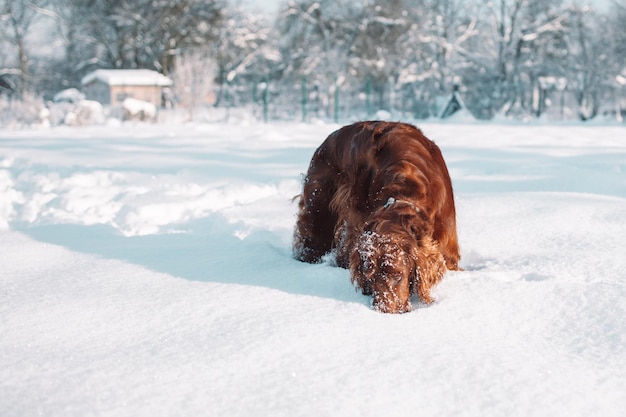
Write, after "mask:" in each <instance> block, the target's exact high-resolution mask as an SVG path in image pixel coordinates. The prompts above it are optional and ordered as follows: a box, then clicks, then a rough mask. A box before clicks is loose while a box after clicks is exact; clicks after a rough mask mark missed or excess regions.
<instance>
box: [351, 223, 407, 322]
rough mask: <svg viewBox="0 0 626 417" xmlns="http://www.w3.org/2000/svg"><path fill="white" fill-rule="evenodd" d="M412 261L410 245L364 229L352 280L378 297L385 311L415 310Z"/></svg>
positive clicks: (354, 258)
mask: <svg viewBox="0 0 626 417" xmlns="http://www.w3.org/2000/svg"><path fill="white" fill-rule="evenodd" d="M413 269H414V268H413V267H412V261H411V259H410V253H409V252H407V250H406V248H403V247H402V245H401V244H400V243H398V242H396V241H394V239H393V238H392V237H390V236H387V235H381V234H379V233H377V232H376V231H372V230H368V231H364V232H363V233H362V234H361V236H359V238H358V241H357V244H356V248H355V250H354V251H353V253H352V254H351V256H350V272H351V276H352V281H353V282H354V283H355V284H356V285H357V286H358V287H360V288H361V289H362V290H363V293H364V294H371V295H372V296H373V298H374V308H375V309H376V310H378V311H381V312H383V313H406V312H409V311H411V309H412V307H411V271H412V270H413Z"/></svg>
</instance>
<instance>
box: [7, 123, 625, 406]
mask: <svg viewBox="0 0 626 417" xmlns="http://www.w3.org/2000/svg"><path fill="white" fill-rule="evenodd" d="M421 127H422V128H423V130H424V131H425V133H426V134H427V136H429V137H431V138H432V139H433V140H435V141H436V142H437V143H438V144H439V145H440V146H441V148H442V150H443V152H444V156H445V158H446V160H447V162H448V165H449V168H450V172H451V176H452V179H453V183H454V186H455V190H456V199H457V211H458V225H459V235H460V241H461V245H462V256H463V259H462V266H463V267H464V268H465V271H464V272H455V273H448V274H447V275H446V277H445V278H444V280H443V281H442V283H441V284H440V285H439V287H437V289H436V290H435V292H434V295H435V297H436V298H437V302H436V303H435V304H433V305H430V306H424V305H420V304H419V303H417V302H414V305H416V306H417V308H416V309H415V310H414V311H413V312H411V313H409V314H404V315H384V314H380V313H377V312H375V311H373V310H372V309H371V308H370V303H371V300H370V298H368V297H364V296H362V295H360V294H359V293H357V292H355V290H354V288H353V287H352V285H351V284H350V281H349V275H348V272H347V271H345V270H342V269H338V268H333V267H331V266H329V265H328V264H320V265H308V264H303V263H299V262H297V261H295V260H293V259H292V258H291V248H290V244H291V232H292V228H293V223H294V216H295V210H296V204H295V203H293V202H292V197H293V196H294V195H296V194H297V193H298V192H299V188H300V178H301V173H303V172H305V171H306V168H307V165H308V162H309V159H310V157H311V155H312V153H313V151H314V149H315V148H316V147H317V146H318V145H319V144H320V143H321V141H322V140H323V139H324V138H325V137H326V135H327V134H328V133H330V132H331V131H332V130H334V129H335V128H337V126H334V125H324V124H322V125H298V124H276V125H263V124H255V123H243V124H239V125H236V124H218V123H216V124H196V125H184V126H181V125H172V126H169V125H145V124H123V125H121V126H118V127H90V128H77V129H72V128H55V129H43V130H27V131H0V249H1V250H0V265H1V267H0V268H1V272H0V415H1V416H3V417H11V416H20V417H25V416H35V415H43V416H86V415H98V416H101V415H103V416H106V415H111V416H133V417H136V416H174V415H176V416H192V415H193V416H201V415H206V416H316V417H317V416H481V417H484V416H524V417H526V416H621V415H624V414H623V413H624V410H626V395H625V394H624V393H625V392H626V303H625V300H626V272H625V271H626V129H625V128H624V127H621V126H583V125H564V126H521V125H518V126H510V125H495V124H473V125H463V124H449V125H445V124H444V125H442V124H424V125H422V126H421Z"/></svg>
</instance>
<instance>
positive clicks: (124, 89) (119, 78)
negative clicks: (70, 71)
mask: <svg viewBox="0 0 626 417" xmlns="http://www.w3.org/2000/svg"><path fill="white" fill-rule="evenodd" d="M81 84H82V90H83V92H84V93H85V96H86V98H87V99H88V100H95V101H98V102H100V103H101V104H104V105H112V106H115V105H120V104H122V102H123V101H124V100H125V99H127V98H129V97H130V98H134V99H136V100H141V101H146V102H148V103H152V104H154V105H155V106H158V107H160V106H161V103H162V98H163V90H164V89H166V88H168V87H170V86H171V85H172V80H171V79H169V78H168V77H166V76H164V75H162V74H160V73H158V72H156V71H150V70H144V69H137V70H131V69H128V70H102V69H101V70H96V71H94V72H92V73H90V74H87V75H86V76H85V77H83V79H82V80H81Z"/></svg>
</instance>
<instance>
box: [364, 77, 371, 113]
mask: <svg viewBox="0 0 626 417" xmlns="http://www.w3.org/2000/svg"><path fill="white" fill-rule="evenodd" d="M365 111H366V112H367V118H370V117H371V116H372V78H371V77H367V81H366V82H365Z"/></svg>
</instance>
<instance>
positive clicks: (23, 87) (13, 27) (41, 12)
mask: <svg viewBox="0 0 626 417" xmlns="http://www.w3.org/2000/svg"><path fill="white" fill-rule="evenodd" d="M47 5H48V0H28V1H27V0H0V23H1V24H0V40H1V41H3V42H4V43H5V44H6V45H7V46H8V48H10V49H11V50H12V51H13V53H14V59H13V62H11V61H9V62H7V63H6V65H7V67H5V68H0V74H2V75H6V74H12V75H15V76H16V80H17V82H16V84H17V86H16V89H15V92H16V94H18V97H23V96H24V94H25V93H26V91H27V90H29V89H31V88H32V73H31V65H32V57H31V52H32V50H31V49H30V48H29V45H28V35H29V34H30V32H31V29H32V27H33V26H34V25H35V23H36V22H37V21H38V20H39V19H41V18H43V17H45V16H46V15H47V14H48V13H49V11H48V10H47V9H46V8H45V7H46V6H47Z"/></svg>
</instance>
